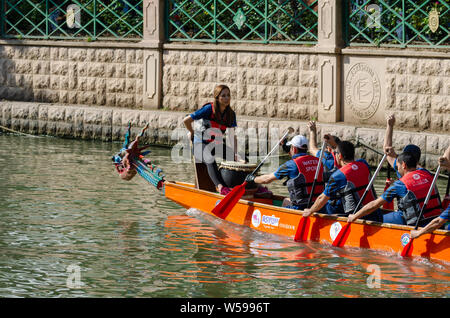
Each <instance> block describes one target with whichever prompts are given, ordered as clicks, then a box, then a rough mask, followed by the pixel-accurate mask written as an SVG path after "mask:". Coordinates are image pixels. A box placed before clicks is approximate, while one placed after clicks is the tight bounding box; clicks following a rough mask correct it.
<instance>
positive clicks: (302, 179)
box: [287, 155, 324, 207]
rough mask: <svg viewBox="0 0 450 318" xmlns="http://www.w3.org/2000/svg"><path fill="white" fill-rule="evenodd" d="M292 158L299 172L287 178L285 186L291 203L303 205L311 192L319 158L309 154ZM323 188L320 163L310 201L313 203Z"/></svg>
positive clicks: (306, 202)
mask: <svg viewBox="0 0 450 318" xmlns="http://www.w3.org/2000/svg"><path fill="white" fill-rule="evenodd" d="M293 160H294V162H295V164H296V165H297V169H298V172H299V174H298V176H297V177H295V178H294V179H290V180H288V182H287V187H288V191H289V196H290V199H291V202H292V204H293V205H296V206H302V207H303V206H305V205H307V204H308V199H309V196H310V194H311V190H312V185H313V182H314V177H315V175H316V170H317V164H318V163H319V158H317V157H313V156H310V155H304V156H300V157H297V158H295V159H293ZM323 190H324V182H323V165H321V166H320V171H319V174H318V176H317V181H316V185H315V187H314V193H313V196H312V200H311V203H313V202H314V201H315V200H316V199H317V197H318V196H319V195H320V194H321V193H322V192H323Z"/></svg>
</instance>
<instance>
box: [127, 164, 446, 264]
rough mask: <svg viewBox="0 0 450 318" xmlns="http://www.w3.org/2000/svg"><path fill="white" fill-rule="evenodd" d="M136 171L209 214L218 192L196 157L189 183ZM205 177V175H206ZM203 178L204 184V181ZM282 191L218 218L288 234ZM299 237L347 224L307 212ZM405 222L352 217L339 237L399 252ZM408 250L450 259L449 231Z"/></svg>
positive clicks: (290, 223)
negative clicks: (375, 220) (396, 222)
mask: <svg viewBox="0 0 450 318" xmlns="http://www.w3.org/2000/svg"><path fill="white" fill-rule="evenodd" d="M134 165H135V166H136V169H137V172H138V173H139V175H140V176H141V177H143V178H144V179H146V180H147V181H148V182H149V183H150V184H152V185H154V186H155V187H156V188H157V189H159V190H162V191H163V192H164V194H165V196H166V198H168V199H169V200H172V201H174V202H176V203H178V204H179V205H181V206H183V207H185V208H186V209H190V208H195V209H197V210H200V211H203V212H205V213H208V214H211V215H215V214H214V213H213V209H214V208H215V206H216V205H217V204H218V203H219V202H220V201H221V200H222V199H223V198H224V196H223V195H220V194H218V193H216V192H215V187H214V185H213V184H212V182H211V181H210V179H209V176H208V175H207V172H206V168H205V167H203V168H202V167H201V165H203V164H202V163H200V164H198V163H196V164H195V177H196V179H195V184H191V183H184V182H175V181H166V180H165V179H164V175H163V174H162V170H161V169H159V168H158V167H156V166H155V165H153V164H151V165H147V164H144V163H143V162H142V161H141V160H136V161H135V162H134ZM208 180H209V181H208ZM208 183H209V184H208ZM283 199H284V197H283V196H277V195H272V194H271V197H270V198H258V197H256V195H255V194H252V195H248V196H245V195H244V196H243V197H242V198H241V199H240V200H239V201H238V202H237V203H236V205H235V206H234V207H233V208H232V210H231V212H229V213H227V215H226V216H225V217H223V216H222V218H223V219H225V220H227V221H230V222H233V223H235V224H239V225H242V226H246V227H250V228H252V229H254V230H257V231H262V232H266V233H271V234H276V235H281V236H287V237H289V238H292V239H294V237H295V234H296V232H297V229H298V228H299V223H300V220H301V219H302V217H303V213H302V211H301V210H293V209H288V208H283V207H282V202H283ZM308 219H309V222H307V224H308V225H307V226H309V228H308V229H307V231H305V233H307V236H306V237H303V238H302V239H303V240H310V241H315V242H319V243H324V244H332V243H333V241H334V239H335V238H336V236H337V235H338V233H339V232H340V230H341V229H342V228H343V227H344V225H346V224H347V217H343V216H337V215H326V214H321V213H313V214H312V215H311V216H309V218H308ZM412 229H413V227H411V226H406V225H396V224H388V223H379V222H374V221H367V220H361V219H358V220H356V221H354V222H353V223H351V231H349V234H348V237H346V240H345V246H350V247H358V248H368V249H373V250H379V251H387V252H392V253H398V254H399V255H400V253H401V252H402V250H403V248H404V246H405V245H406V244H407V243H408V242H409V240H410V236H409V233H410V231H411V230H412ZM410 256H418V257H424V258H428V259H431V260H440V261H444V262H450V231H447V230H435V231H434V232H432V233H429V234H424V235H422V236H420V237H419V238H415V239H414V247H413V249H412V253H411V254H410Z"/></svg>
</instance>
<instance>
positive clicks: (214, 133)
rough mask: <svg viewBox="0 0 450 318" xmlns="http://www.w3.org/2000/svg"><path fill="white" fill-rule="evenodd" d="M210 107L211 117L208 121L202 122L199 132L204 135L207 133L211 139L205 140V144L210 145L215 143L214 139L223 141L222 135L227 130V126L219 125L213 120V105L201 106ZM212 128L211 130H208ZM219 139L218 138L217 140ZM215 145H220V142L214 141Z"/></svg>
mask: <svg viewBox="0 0 450 318" xmlns="http://www.w3.org/2000/svg"><path fill="white" fill-rule="evenodd" d="M207 106H211V108H212V112H211V116H210V117H209V120H205V119H203V120H202V127H201V131H202V133H205V132H206V131H207V133H208V137H211V138H209V139H207V140H205V141H206V142H207V143H210V142H212V141H215V140H216V139H219V140H222V141H223V134H225V131H226V130H227V126H226V125H223V124H219V123H218V122H217V121H216V120H215V116H214V115H215V110H214V103H207V104H205V105H203V106H202V107H207ZM210 128H212V129H210ZM219 137H220V138H219ZM215 142H216V143H221V142H220V141H215Z"/></svg>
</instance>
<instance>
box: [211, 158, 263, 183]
mask: <svg viewBox="0 0 450 318" xmlns="http://www.w3.org/2000/svg"><path fill="white" fill-rule="evenodd" d="M257 166H258V165H257V164H255V163H244V162H237V161H222V162H221V163H220V165H219V172H220V174H221V176H222V179H223V181H224V182H225V184H226V186H227V187H230V188H233V187H235V186H237V185H240V184H242V183H244V181H245V178H246V177H247V175H249V174H250V173H252V172H253V171H254V170H255V169H256V167H257ZM246 188H256V185H250V186H249V185H247V186H246Z"/></svg>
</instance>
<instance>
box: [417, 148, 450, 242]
mask: <svg viewBox="0 0 450 318" xmlns="http://www.w3.org/2000/svg"><path fill="white" fill-rule="evenodd" d="M438 164H440V165H441V168H442V169H447V170H448V171H450V146H448V148H447V150H446V151H445V153H444V155H443V156H442V157H439V159H438ZM448 182H450V181H448ZM444 209H445V210H444V211H443V212H442V213H441V214H440V215H439V217H437V218H434V219H433V220H432V221H431V222H430V223H428V225H427V226H425V227H422V228H419V229H417V230H411V238H417V237H419V236H421V235H423V234H426V233H431V232H433V231H434V230H437V229H439V228H442V229H444V230H450V204H449V205H448V206H447V208H445V207H444Z"/></svg>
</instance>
